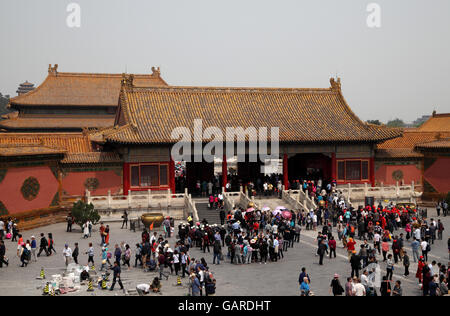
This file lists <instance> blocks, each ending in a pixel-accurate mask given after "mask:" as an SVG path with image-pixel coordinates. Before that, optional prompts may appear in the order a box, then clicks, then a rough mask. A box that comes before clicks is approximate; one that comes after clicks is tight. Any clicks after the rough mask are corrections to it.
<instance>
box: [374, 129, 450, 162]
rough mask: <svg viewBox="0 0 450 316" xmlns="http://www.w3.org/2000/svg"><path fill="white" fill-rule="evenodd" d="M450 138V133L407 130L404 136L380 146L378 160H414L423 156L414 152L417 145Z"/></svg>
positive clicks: (378, 146)
mask: <svg viewBox="0 0 450 316" xmlns="http://www.w3.org/2000/svg"><path fill="white" fill-rule="evenodd" d="M442 137H450V132H448V133H446V132H422V131H421V130H420V129H405V130H404V132H403V135H402V136H401V137H398V138H394V139H390V140H387V141H385V142H384V143H381V144H378V145H377V149H376V153H377V154H376V156H377V157H378V158H413V157H422V156H423V155H422V154H421V153H419V152H417V151H415V150H414V148H415V147H416V145H418V144H421V143H422V144H423V143H427V142H433V141H435V140H437V139H439V138H442Z"/></svg>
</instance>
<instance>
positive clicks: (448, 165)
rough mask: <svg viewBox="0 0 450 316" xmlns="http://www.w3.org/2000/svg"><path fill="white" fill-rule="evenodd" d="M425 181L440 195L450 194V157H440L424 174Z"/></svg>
mask: <svg viewBox="0 0 450 316" xmlns="http://www.w3.org/2000/svg"><path fill="white" fill-rule="evenodd" d="M424 180H425V181H427V182H428V183H429V184H431V185H432V186H433V188H434V189H435V190H436V191H437V192H439V193H446V192H450V157H438V158H436V160H435V161H434V163H433V164H432V165H431V166H430V167H428V168H427V169H426V170H425V172H424Z"/></svg>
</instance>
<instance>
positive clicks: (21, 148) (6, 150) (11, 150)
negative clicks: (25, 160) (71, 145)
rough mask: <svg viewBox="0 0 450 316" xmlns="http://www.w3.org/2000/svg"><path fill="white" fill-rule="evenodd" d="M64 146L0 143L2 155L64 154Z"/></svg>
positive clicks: (0, 153) (0, 154)
mask: <svg viewBox="0 0 450 316" xmlns="http://www.w3.org/2000/svg"><path fill="white" fill-rule="evenodd" d="M65 152H66V151H65V150H64V149H62V148H54V147H48V146H43V145H41V144H26V145H25V144H21V145H12V144H10V145H3V144H2V145H0V156H1V157H15V156H34V155H57V154H61V155H63V154H64V153H65Z"/></svg>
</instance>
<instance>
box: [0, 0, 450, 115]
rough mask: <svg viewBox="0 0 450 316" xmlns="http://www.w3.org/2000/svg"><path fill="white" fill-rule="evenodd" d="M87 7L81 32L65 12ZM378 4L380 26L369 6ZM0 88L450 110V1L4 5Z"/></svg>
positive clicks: (367, 109) (385, 110)
mask: <svg viewBox="0 0 450 316" xmlns="http://www.w3.org/2000/svg"><path fill="white" fill-rule="evenodd" d="M71 2H76V3H78V4H79V5H80V6H81V28H69V27H67V25H66V18H67V16H68V15H69V13H67V12H66V7H67V5H68V4H69V3H71ZM371 2H376V3H378V4H379V5H380V6H381V28H369V27H368V26H367V24H366V19H367V16H368V15H369V13H368V12H366V7H367V5H368V4H369V3H371ZM0 40H1V43H2V45H1V52H0V56H1V58H0V92H2V93H3V94H10V95H12V96H13V95H16V92H15V91H16V89H17V87H18V85H19V83H21V82H24V81H25V80H28V81H31V82H33V83H35V84H37V85H38V84H40V83H41V82H42V81H43V80H44V79H45V77H46V75H47V68H48V64H50V63H52V64H54V63H58V64H59V71H62V72H108V73H122V72H125V70H127V71H128V72H129V73H150V68H151V66H160V67H161V72H162V76H163V78H164V79H165V80H166V81H167V82H168V83H169V84H171V85H201V86H257V87H260V86H265V87H328V86H329V78H330V76H334V75H336V73H337V74H338V75H339V76H340V77H341V79H342V88H343V92H344V96H345V97H346V99H347V101H348V103H349V104H350V106H351V108H352V109H353V111H354V112H356V114H357V115H359V116H360V118H361V119H364V120H367V119H380V120H382V121H386V120H389V119H393V118H395V117H401V118H403V119H404V120H406V121H412V120H414V119H416V118H417V117H418V116H421V115H423V114H431V112H432V111H433V110H434V109H435V110H437V112H450V1H449V0H432V1H425V0H383V1H382V0H271V1H268V0H38V1H37V0H1V1H0Z"/></svg>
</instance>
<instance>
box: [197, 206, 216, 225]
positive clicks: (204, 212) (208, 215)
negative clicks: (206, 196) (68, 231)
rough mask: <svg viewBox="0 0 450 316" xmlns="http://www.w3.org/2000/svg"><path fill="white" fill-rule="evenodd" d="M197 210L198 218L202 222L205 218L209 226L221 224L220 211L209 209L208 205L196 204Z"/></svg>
mask: <svg viewBox="0 0 450 316" xmlns="http://www.w3.org/2000/svg"><path fill="white" fill-rule="evenodd" d="M195 206H196V208H197V213H198V218H199V220H200V222H201V221H202V220H203V219H204V218H205V219H206V220H207V221H208V224H209V225H212V224H220V212H219V210H215V209H209V207H208V203H204V202H197V203H195Z"/></svg>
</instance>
